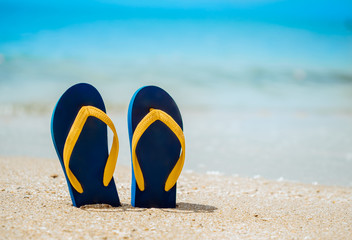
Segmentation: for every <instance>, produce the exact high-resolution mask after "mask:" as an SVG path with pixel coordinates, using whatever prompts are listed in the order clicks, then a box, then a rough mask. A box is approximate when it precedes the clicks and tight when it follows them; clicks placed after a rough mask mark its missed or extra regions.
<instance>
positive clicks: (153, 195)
mask: <svg viewBox="0 0 352 240" xmlns="http://www.w3.org/2000/svg"><path fill="white" fill-rule="evenodd" d="M151 108H153V109H160V110H162V111H164V112H166V113H167V114H169V115H170V116H171V117H172V118H173V119H174V120H175V122H176V123H177V124H178V125H179V126H180V127H181V129H182V128H183V124H182V117H181V114H180V111H179V109H178V107H177V105H176V103H175V101H174V100H173V99H172V97H171V96H170V95H169V94H168V93H167V92H166V91H164V90H163V89H161V88H159V87H156V86H146V87H142V88H140V89H139V90H137V91H136V93H135V94H134V96H133V97H132V99H131V102H130V105H129V109H128V130H129V137H130V143H132V137H133V133H134V130H135V128H136V127H137V125H138V123H139V122H140V121H141V120H142V119H143V117H144V116H145V115H147V114H148V113H149V111H150V109H151ZM180 150H181V145H180V142H179V140H178V139H177V137H176V136H175V134H174V133H173V132H172V131H171V130H170V129H169V128H168V127H167V126H166V125H165V124H164V123H162V122H161V121H156V122H154V123H152V124H151V125H150V127H149V128H148V129H147V130H146V131H145V132H144V133H143V135H142V137H141V138H140V140H139V142H138V144H137V148H136V154H137V158H138V162H139V164H140V167H141V170H142V173H143V177H144V184H145V189H144V191H140V189H139V188H138V186H137V184H136V179H135V176H134V174H133V169H132V187H131V192H132V197H131V203H132V206H134V207H145V208H150V207H158V208H175V207H176V184H175V185H174V186H173V187H172V188H171V189H170V190H169V191H167V192H166V191H165V190H164V187H165V182H166V180H167V177H168V176H169V174H170V172H171V170H172V169H173V167H174V166H175V164H176V162H177V160H178V158H179V156H180ZM132 168H133V166H132Z"/></svg>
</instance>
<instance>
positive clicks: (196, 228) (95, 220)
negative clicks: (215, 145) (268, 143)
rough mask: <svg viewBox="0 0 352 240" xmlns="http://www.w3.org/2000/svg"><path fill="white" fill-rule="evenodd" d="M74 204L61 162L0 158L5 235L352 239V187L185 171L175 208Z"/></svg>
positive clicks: (121, 179)
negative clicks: (75, 205)
mask: <svg viewBox="0 0 352 240" xmlns="http://www.w3.org/2000/svg"><path fill="white" fill-rule="evenodd" d="M130 178H131V170H130V167H126V166H119V165H118V166H117V169H116V172H115V181H116V182H117V188H118V193H119V196H120V199H121V203H122V207H118V208H112V207H110V206H107V205H90V206H85V207H82V208H75V207H73V206H72V203H71V199H70V197H69V193H68V189H67V186H66V181H65V178H64V175H63V172H62V170H61V166H60V164H59V161H58V160H56V159H40V158H26V157H19V158H7V157H1V158H0V203H1V208H0V239H270V238H272V239H351V236H352V188H350V187H336V186H322V185H309V184H301V183H293V182H285V181H281V182H279V181H271V180H266V179H262V178H256V179H253V178H240V177H233V176H219V175H211V174H206V175H205V174H198V173H190V172H183V173H182V174H181V176H180V178H179V181H178V189H177V206H178V207H177V208H176V209H141V208H133V207H132V206H131V205H130Z"/></svg>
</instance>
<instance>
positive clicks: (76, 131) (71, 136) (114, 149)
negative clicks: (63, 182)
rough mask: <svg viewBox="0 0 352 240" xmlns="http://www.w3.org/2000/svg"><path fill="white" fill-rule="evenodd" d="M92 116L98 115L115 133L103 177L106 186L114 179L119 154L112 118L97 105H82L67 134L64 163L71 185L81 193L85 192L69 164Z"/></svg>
mask: <svg viewBox="0 0 352 240" xmlns="http://www.w3.org/2000/svg"><path fill="white" fill-rule="evenodd" d="M90 116H92V117H96V118H98V119H100V120H101V121H103V122H104V123H105V124H106V125H108V126H109V127H110V128H111V130H112V132H113V133H114V137H113V141H112V146H111V150H110V154H109V157H108V160H107V161H106V165H105V169H104V177H103V184H104V186H108V185H109V183H110V181H111V179H112V175H113V174H114V171H115V165H116V161H117V155H118V152H119V140H118V138H117V133H116V129H115V126H114V124H113V122H112V121H111V119H110V118H109V117H108V116H107V115H106V114H105V112H103V111H102V110H100V109H98V108H96V107H93V106H84V107H82V108H81V109H80V110H79V112H78V114H77V116H76V119H75V121H74V122H73V124H72V127H71V129H70V132H69V133H68V135H67V138H66V142H65V146H64V165H65V169H66V174H67V177H68V179H69V180H70V183H71V185H72V186H73V187H74V189H76V191H77V192H79V193H83V188H82V185H81V184H80V182H79V181H78V180H77V178H76V177H75V175H74V174H73V173H72V171H71V170H70V168H69V164H70V158H71V154H72V151H73V148H74V147H75V145H76V142H77V140H78V137H79V135H80V134H81V132H82V129H83V126H84V124H85V123H86V121H87V118H88V117H90Z"/></svg>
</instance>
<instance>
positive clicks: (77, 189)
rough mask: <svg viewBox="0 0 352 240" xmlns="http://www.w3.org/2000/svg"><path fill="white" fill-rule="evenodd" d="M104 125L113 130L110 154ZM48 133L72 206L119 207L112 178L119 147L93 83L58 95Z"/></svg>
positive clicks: (79, 85) (112, 128)
mask: <svg viewBox="0 0 352 240" xmlns="http://www.w3.org/2000/svg"><path fill="white" fill-rule="evenodd" d="M106 125H107V126H109V127H110V128H111V130H112V132H113V133H114V137H113V142H112V147H111V150H110V154H109V152H108V137H107V127H106ZM51 136H52V140H53V143H54V146H55V149H56V153H57V155H58V157H59V160H60V163H61V166H62V169H63V171H64V174H65V177H66V181H67V185H68V189H69V192H70V196H71V199H72V203H73V206H75V207H80V206H82V205H86V204H98V203H100V204H110V205H111V206H114V207H117V206H120V205H121V204H120V199H119V196H118V194H117V190H116V186H115V182H114V179H113V173H114V170H115V165H116V160H117V155H118V150H119V144H118V138H117V133H116V129H115V127H114V124H113V123H112V121H111V120H110V118H109V117H108V116H107V115H106V110H105V105H104V102H103V99H102V98H101V96H100V94H99V92H98V91H97V90H96V89H95V88H94V87H93V86H91V85H89V84H86V83H80V84H77V85H74V86H72V87H71V88H69V89H68V90H67V91H66V92H65V93H64V94H63V95H62V96H61V98H60V99H59V101H58V102H57V104H56V106H55V109H54V111H53V115H52V119H51Z"/></svg>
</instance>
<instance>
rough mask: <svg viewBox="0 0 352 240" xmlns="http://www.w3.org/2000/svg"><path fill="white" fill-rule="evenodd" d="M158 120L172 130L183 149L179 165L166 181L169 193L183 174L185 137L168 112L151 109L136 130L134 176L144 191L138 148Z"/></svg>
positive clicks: (134, 137) (134, 139) (133, 153)
mask: <svg viewBox="0 0 352 240" xmlns="http://www.w3.org/2000/svg"><path fill="white" fill-rule="evenodd" d="M157 120H160V121H161V122H163V123H164V124H165V125H166V126H168V127H169V128H170V130H171V131H172V132H173V133H174V134H175V135H176V137H177V138H178V140H179V141H180V143H181V148H182V153H181V156H180V157H179V159H178V160H177V163H176V164H175V166H174V168H173V169H172V171H171V173H170V174H169V176H168V178H167V180H166V183H165V191H169V190H170V189H171V188H172V187H173V186H174V185H175V184H176V181H177V179H178V177H179V176H180V174H181V171H182V168H183V164H184V162H185V137H184V135H183V131H182V129H181V128H180V126H179V125H178V124H177V123H176V122H175V120H174V119H173V118H172V117H171V116H170V115H168V114H167V113H166V112H164V111H161V110H158V109H151V111H150V112H149V113H148V114H147V115H145V117H144V118H143V119H142V120H141V121H140V122H139V124H138V125H137V127H136V129H135V130H134V133H133V137H132V163H133V169H134V176H135V178H136V182H137V185H138V188H139V190H141V191H144V178H143V173H142V170H141V167H140V165H139V162H138V159H137V154H136V148H137V144H138V141H139V139H140V138H141V136H142V135H143V133H144V132H145V131H146V130H147V128H148V127H149V126H150V125H151V124H152V123H154V122H155V121H157Z"/></svg>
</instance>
